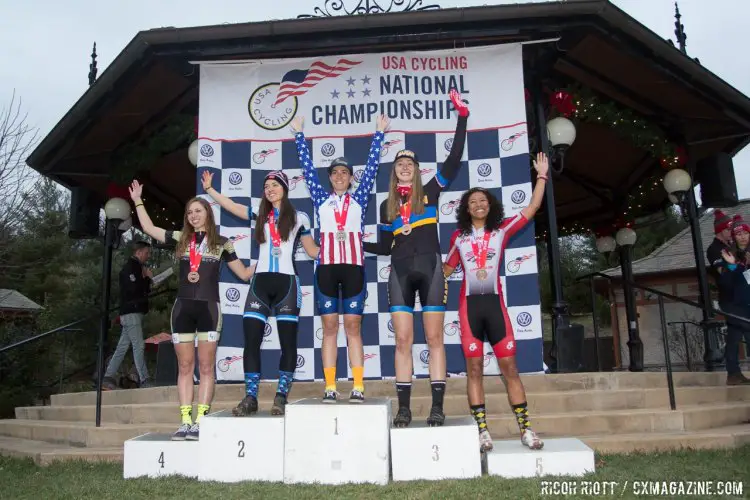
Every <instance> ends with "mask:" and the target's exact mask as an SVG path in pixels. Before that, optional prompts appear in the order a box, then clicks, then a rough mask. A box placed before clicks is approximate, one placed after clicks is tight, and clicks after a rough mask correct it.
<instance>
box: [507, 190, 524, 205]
mask: <svg viewBox="0 0 750 500" xmlns="http://www.w3.org/2000/svg"><path fill="white" fill-rule="evenodd" d="M510 201H512V202H513V203H515V204H516V205H518V204H519V203H523V202H524V201H526V193H524V192H523V190H521V189H516V190H515V191H513V194H511V195H510Z"/></svg>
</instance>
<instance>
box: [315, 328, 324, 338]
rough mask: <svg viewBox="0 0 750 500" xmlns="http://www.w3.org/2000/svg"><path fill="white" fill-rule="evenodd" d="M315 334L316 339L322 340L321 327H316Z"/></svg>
mask: <svg viewBox="0 0 750 500" xmlns="http://www.w3.org/2000/svg"><path fill="white" fill-rule="evenodd" d="M315 336H316V337H318V340H323V329H322V328H318V329H317V330H316V331H315Z"/></svg>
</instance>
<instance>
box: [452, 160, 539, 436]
mask: <svg viewBox="0 0 750 500" xmlns="http://www.w3.org/2000/svg"><path fill="white" fill-rule="evenodd" d="M534 169H535V170H536V174H537V175H536V186H535V187H534V193H533V194H532V196H531V201H530V202H529V206H527V207H526V208H524V209H523V210H521V212H520V213H519V214H517V215H515V216H513V217H510V218H508V219H506V220H503V206H502V203H500V202H499V201H498V200H497V198H495V196H493V195H492V193H490V192H489V191H487V190H486V189H482V188H472V189H470V190H468V191H467V192H466V193H464V195H463V196H462V197H461V203H460V204H459V207H458V212H457V215H456V218H457V219H458V224H457V225H458V229H456V231H455V232H454V233H453V236H452V237H451V244H450V250H449V251H448V256H447V258H446V262H445V264H444V265H443V272H444V273H445V275H446V276H450V275H451V274H452V273H453V270H454V269H455V268H456V267H457V266H458V264H459V263H460V264H461V266H462V267H463V270H464V281H463V283H462V285H461V296H460V298H459V306H458V317H459V321H460V324H461V345H462V347H463V351H464V356H465V357H466V371H467V374H468V383H467V392H468V396H469V405H470V407H471V414H472V415H473V416H474V419H475V420H476V422H477V425H478V426H479V442H480V445H481V449H482V451H489V450H491V449H492V438H491V437H490V433H489V430H488V429H487V412H486V409H485V405H484V386H483V383H482V380H483V375H484V356H483V351H484V349H483V342H484V341H485V340H486V341H487V342H489V343H490V345H492V349H493V351H494V352H495V356H496V357H497V361H498V364H499V365H500V371H501V372H502V374H503V377H505V385H506V387H507V389H508V400H509V402H510V405H511V407H512V408H513V417H514V418H515V419H516V422H518V428H519V429H520V431H521V442H522V443H523V444H524V445H525V446H528V447H529V448H531V449H532V450H538V449H541V448H542V446H544V443H542V440H541V439H539V437H538V436H537V435H536V433H535V432H534V431H533V430H531V423H530V422H529V411H528V408H527V405H526V392H525V391H524V388H523V383H522V382H521V377H519V376H518V369H517V367H516V357H515V355H516V342H515V340H514V337H513V326H512V325H511V323H510V319H509V317H508V310H507V309H506V307H505V301H504V300H503V290H502V285H501V282H500V273H499V271H500V266H501V265H502V263H503V252H504V251H505V247H506V246H507V244H508V240H509V239H510V238H511V237H512V236H513V235H514V234H515V233H517V232H518V231H519V230H520V229H522V228H523V227H524V226H525V225H526V224H527V223H528V222H529V221H530V220H532V219H533V218H534V214H536V211H537V210H539V207H540V206H541V204H542V198H544V186H545V184H546V181H547V171H548V170H549V164H548V161H547V156H546V155H544V153H539V154H538V155H537V158H536V161H534Z"/></svg>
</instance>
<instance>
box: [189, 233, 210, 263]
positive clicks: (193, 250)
mask: <svg viewBox="0 0 750 500" xmlns="http://www.w3.org/2000/svg"><path fill="white" fill-rule="evenodd" d="M206 238H207V236H204V237H203V241H201V245H200V247H197V245H196V244H195V239H196V235H195V234H193V239H192V240H191V241H190V272H193V273H195V272H198V268H199V267H200V265H201V259H202V258H203V251H204V250H205V249H206Z"/></svg>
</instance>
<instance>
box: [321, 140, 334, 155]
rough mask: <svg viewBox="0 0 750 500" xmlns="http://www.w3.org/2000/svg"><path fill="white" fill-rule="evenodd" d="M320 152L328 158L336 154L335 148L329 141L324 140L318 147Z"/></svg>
mask: <svg viewBox="0 0 750 500" xmlns="http://www.w3.org/2000/svg"><path fill="white" fill-rule="evenodd" d="M320 152H321V153H322V154H323V156H327V157H328V158H330V157H331V156H333V155H335V154H336V148H335V147H334V145H333V144H331V143H330V142H326V143H325V144H323V145H322V146H321V147H320Z"/></svg>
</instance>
